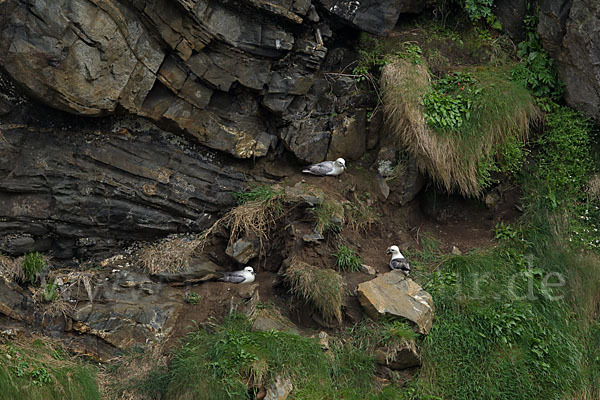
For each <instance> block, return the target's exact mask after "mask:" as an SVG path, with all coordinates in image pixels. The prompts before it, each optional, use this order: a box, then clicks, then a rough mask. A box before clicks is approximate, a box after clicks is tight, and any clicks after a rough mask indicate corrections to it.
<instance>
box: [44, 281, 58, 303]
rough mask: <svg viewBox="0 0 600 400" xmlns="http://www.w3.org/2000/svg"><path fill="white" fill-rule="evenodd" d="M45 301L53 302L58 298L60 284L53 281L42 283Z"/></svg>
mask: <svg viewBox="0 0 600 400" xmlns="http://www.w3.org/2000/svg"><path fill="white" fill-rule="evenodd" d="M42 289H43V298H44V301H45V302H48V303H51V302H53V301H54V300H56V299H57V298H58V285H57V284H56V282H54V281H52V282H49V283H46V284H44V285H42Z"/></svg>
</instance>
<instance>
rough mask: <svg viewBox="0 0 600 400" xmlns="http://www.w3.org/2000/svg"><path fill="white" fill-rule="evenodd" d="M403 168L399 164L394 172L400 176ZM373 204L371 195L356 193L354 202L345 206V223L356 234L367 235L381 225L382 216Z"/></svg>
mask: <svg viewBox="0 0 600 400" xmlns="http://www.w3.org/2000/svg"><path fill="white" fill-rule="evenodd" d="M402 168H403V165H402V164H400V163H399V164H398V165H397V166H396V167H395V169H394V171H397V172H398V174H399V173H400V170H401V169H402ZM369 204H371V193H369V192H364V193H362V194H361V193H355V194H354V201H351V202H347V203H345V204H344V211H345V222H346V224H347V225H348V226H349V227H350V229H352V230H353V231H355V232H361V233H367V232H368V231H369V230H370V229H371V228H372V227H373V226H375V225H378V224H379V223H380V218H381V216H380V215H379V213H378V212H377V209H376V208H375V207H373V206H372V205H369Z"/></svg>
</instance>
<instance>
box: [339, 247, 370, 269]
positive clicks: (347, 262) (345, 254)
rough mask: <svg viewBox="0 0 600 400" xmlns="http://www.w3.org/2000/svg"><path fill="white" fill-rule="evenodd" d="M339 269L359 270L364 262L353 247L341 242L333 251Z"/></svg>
mask: <svg viewBox="0 0 600 400" xmlns="http://www.w3.org/2000/svg"><path fill="white" fill-rule="evenodd" d="M333 256H334V257H335V265H336V267H337V269H338V271H359V270H360V266H361V264H362V263H363V262H362V260H361V258H360V256H359V255H358V254H356V252H355V251H354V250H352V249H351V248H349V247H347V246H345V245H343V244H340V245H338V248H337V251H336V252H335V253H333Z"/></svg>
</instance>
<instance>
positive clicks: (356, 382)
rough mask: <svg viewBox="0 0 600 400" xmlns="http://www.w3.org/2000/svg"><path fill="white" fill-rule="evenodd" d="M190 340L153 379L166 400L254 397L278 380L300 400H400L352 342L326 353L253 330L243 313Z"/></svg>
mask: <svg viewBox="0 0 600 400" xmlns="http://www.w3.org/2000/svg"><path fill="white" fill-rule="evenodd" d="M184 342H185V344H184V345H183V346H182V347H181V348H179V349H178V350H176V351H175V352H174V354H173V359H172V361H171V364H170V365H169V371H168V372H167V373H163V375H162V376H157V375H156V374H153V375H151V376H149V377H148V378H147V379H157V378H158V381H159V382H163V383H164V386H163V387H162V388H157V389H159V393H160V394H161V395H162V396H163V397H161V398H165V399H182V400H185V399H197V400H203V399H206V400H209V399H210V400H225V399H250V398H253V393H255V392H256V391H257V390H258V387H264V386H265V385H267V384H268V383H270V382H272V381H273V380H274V379H275V377H277V376H282V377H291V378H292V381H293V392H292V396H291V397H290V398H294V399H305V400H312V399H314V400H317V399H330V400H336V399H347V400H355V399H356V400H359V399H360V400H363V399H364V400H375V399H382V400H383V399H390V400H391V399H398V398H400V397H399V396H400V392H399V389H397V388H395V387H387V388H385V389H384V390H383V391H381V390H380V389H379V388H378V387H377V385H376V383H375V382H376V381H375V377H374V370H375V363H374V359H373V357H372V356H371V355H370V354H368V353H367V352H365V351H364V350H362V349H360V348H358V347H356V346H353V345H352V344H351V343H349V344H344V343H341V342H336V343H333V344H332V346H331V353H325V352H323V350H322V349H321V346H320V345H319V343H318V342H317V340H316V339H311V338H305V337H301V336H298V335H294V334H290V333H285V332H278V331H267V332H252V331H251V330H250V323H249V322H248V320H247V319H246V318H245V317H242V316H239V315H232V316H230V317H229V318H227V319H226V320H225V322H224V323H223V324H222V325H218V326H215V327H211V328H210V329H201V330H198V331H196V332H193V333H191V334H189V335H188V336H187V337H186V338H185V341H184ZM148 387H149V386H146V388H148ZM155 394H156V392H155Z"/></svg>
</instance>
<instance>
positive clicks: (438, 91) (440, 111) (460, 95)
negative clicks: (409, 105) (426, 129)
mask: <svg viewBox="0 0 600 400" xmlns="http://www.w3.org/2000/svg"><path fill="white" fill-rule="evenodd" d="M475 84H476V81H475V79H474V78H473V76H472V75H471V74H470V73H469V72H455V73H452V74H448V75H446V76H445V77H443V78H441V79H438V80H436V81H435V83H434V84H433V86H432V88H431V91H429V92H427V93H425V94H424V95H423V102H422V104H423V106H424V107H425V113H424V115H425V119H426V120H427V123H428V124H429V125H431V126H433V127H437V128H441V129H458V128H460V127H461V125H462V124H463V122H464V121H468V120H469V119H470V118H471V107H472V106H473V102H475V101H477V97H478V95H479V94H480V93H481V88H478V87H477V86H476V85H475Z"/></svg>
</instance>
